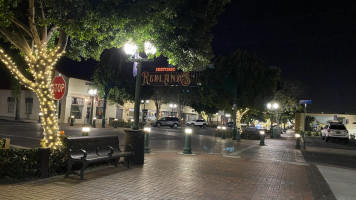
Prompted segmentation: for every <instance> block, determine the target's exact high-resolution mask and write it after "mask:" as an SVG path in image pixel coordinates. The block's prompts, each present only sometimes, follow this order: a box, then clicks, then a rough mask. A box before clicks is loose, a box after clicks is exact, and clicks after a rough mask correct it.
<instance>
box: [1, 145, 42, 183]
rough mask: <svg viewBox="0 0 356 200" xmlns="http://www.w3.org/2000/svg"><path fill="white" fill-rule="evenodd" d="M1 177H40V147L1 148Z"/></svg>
mask: <svg viewBox="0 0 356 200" xmlns="http://www.w3.org/2000/svg"><path fill="white" fill-rule="evenodd" d="M0 159H1V160H0V178H10V179H25V178H33V177H39V175H40V170H39V165H38V160H39V149H11V148H10V149H1V150H0Z"/></svg>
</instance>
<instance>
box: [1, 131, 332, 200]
mask: <svg viewBox="0 0 356 200" xmlns="http://www.w3.org/2000/svg"><path fill="white" fill-rule="evenodd" d="M291 134H293V133H290V132H288V133H286V136H288V135H291ZM283 135H284V134H282V136H283ZM207 137H211V136H207ZM161 142H162V143H167V142H168V143H172V144H170V145H168V146H174V147H175V146H179V145H174V143H175V142H176V141H175V140H170V141H161ZM211 143H212V144H213V143H215V146H216V147H215V149H217V148H222V149H221V151H216V150H214V151H213V152H215V153H211V152H212V151H211V149H210V150H207V149H204V148H202V149H193V152H194V153H195V155H182V154H181V151H182V148H181V146H180V147H179V148H168V149H167V150H164V149H162V148H161V147H160V148H155V147H152V153H151V154H146V155H145V164H144V165H143V166H133V167H132V168H130V169H127V168H125V167H123V166H119V167H113V166H106V167H101V168H96V169H90V170H87V171H86V175H85V180H79V177H77V176H70V177H69V178H64V176H56V177H51V178H48V179H42V180H35V181H28V182H22V183H16V184H2V185H0V196H1V199H204V200H205V199H335V197H334V195H333V194H332V193H331V190H330V189H329V187H328V184H327V183H326V182H325V179H324V178H323V177H322V176H321V174H320V172H319V171H318V169H317V168H316V167H315V165H309V164H308V163H306V162H305V161H304V159H303V157H302V154H301V153H300V150H296V149H295V140H294V138H293V137H282V138H280V139H266V145H265V146H260V145H259V141H257V140H242V141H241V142H240V143H237V142H232V141H231V139H226V140H222V139H220V138H215V137H211ZM157 145H158V144H157ZM161 145H163V146H165V145H167V144H161ZM201 146H204V145H201ZM155 149H157V150H155ZM219 152H222V153H219Z"/></svg>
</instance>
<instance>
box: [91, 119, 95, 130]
mask: <svg viewBox="0 0 356 200" xmlns="http://www.w3.org/2000/svg"><path fill="white" fill-rule="evenodd" d="M91 126H92V127H93V128H96V117H94V118H93V123H92V125H91Z"/></svg>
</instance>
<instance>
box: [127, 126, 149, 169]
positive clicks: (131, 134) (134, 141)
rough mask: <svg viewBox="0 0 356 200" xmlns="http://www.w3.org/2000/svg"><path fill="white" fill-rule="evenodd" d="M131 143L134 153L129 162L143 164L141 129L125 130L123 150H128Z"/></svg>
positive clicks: (143, 145)
mask: <svg viewBox="0 0 356 200" xmlns="http://www.w3.org/2000/svg"><path fill="white" fill-rule="evenodd" d="M129 145H132V147H133V151H134V152H135V155H134V156H132V157H131V158H129V159H130V161H131V163H133V164H138V165H143V164H144V161H145V133H144V131H143V130H132V129H126V130H125V151H129V150H130V149H131V148H130V146H129Z"/></svg>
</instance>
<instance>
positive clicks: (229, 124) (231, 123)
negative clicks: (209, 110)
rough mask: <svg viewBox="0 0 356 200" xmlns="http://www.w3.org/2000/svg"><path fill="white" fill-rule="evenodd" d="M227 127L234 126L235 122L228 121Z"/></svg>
mask: <svg viewBox="0 0 356 200" xmlns="http://www.w3.org/2000/svg"><path fill="white" fill-rule="evenodd" d="M226 125H227V127H233V126H234V122H228V123H226Z"/></svg>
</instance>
